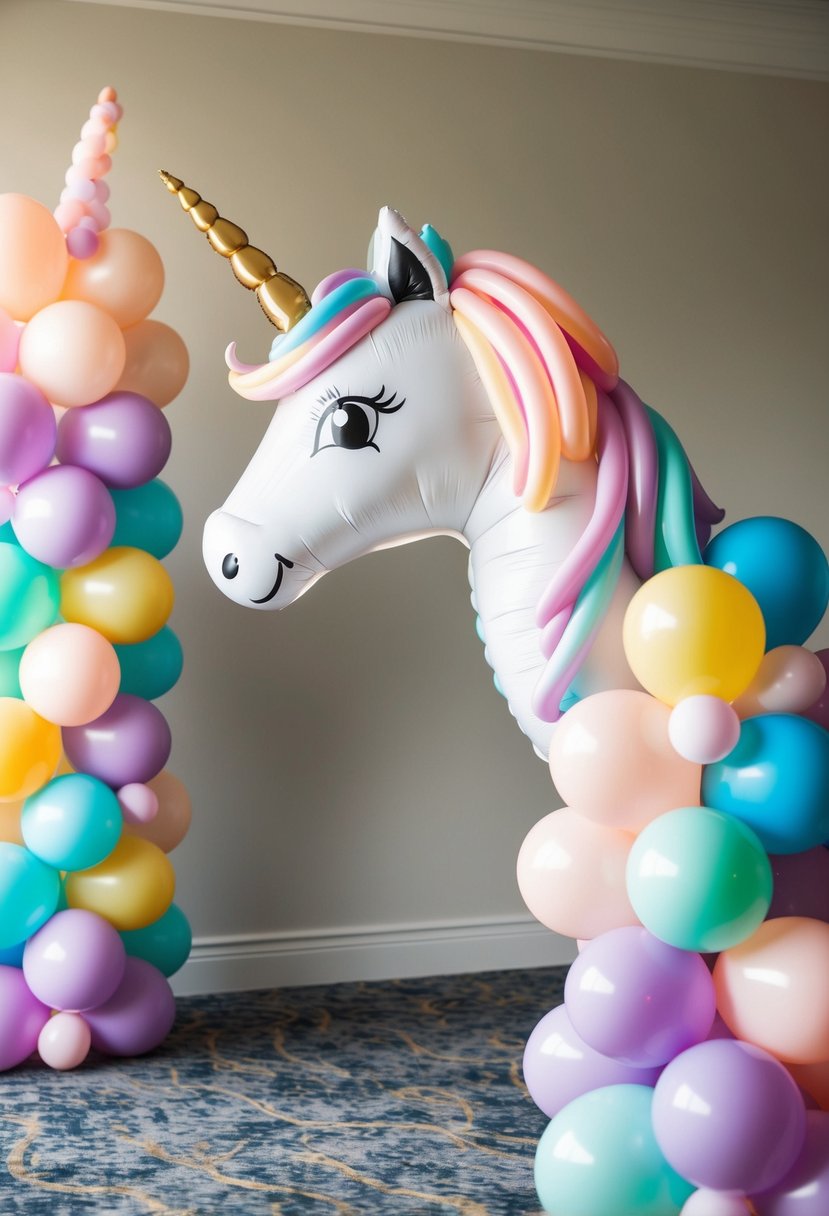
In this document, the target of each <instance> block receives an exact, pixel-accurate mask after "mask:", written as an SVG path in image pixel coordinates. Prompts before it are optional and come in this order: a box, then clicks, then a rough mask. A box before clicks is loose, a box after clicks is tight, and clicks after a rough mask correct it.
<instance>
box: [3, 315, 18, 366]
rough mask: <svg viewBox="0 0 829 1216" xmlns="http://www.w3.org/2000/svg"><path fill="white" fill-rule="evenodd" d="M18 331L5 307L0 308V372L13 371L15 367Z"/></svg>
mask: <svg viewBox="0 0 829 1216" xmlns="http://www.w3.org/2000/svg"><path fill="white" fill-rule="evenodd" d="M20 333H21V330H20V326H19V325H17V324H16V323H15V321H14V320H13V319H12V317H11V316H10V315H9V313H7V312H6V310H5V308H0V372H13V371H14V369H15V368H16V367H17V348H18V347H19V345H20Z"/></svg>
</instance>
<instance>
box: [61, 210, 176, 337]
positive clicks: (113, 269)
mask: <svg viewBox="0 0 829 1216" xmlns="http://www.w3.org/2000/svg"><path fill="white" fill-rule="evenodd" d="M163 288H164V267H163V265H162V262H161V258H160V257H159V255H158V251H157V250H156V248H155V246H154V245H152V244H150V242H149V241H148V240H147V238H146V237H143V236H141V234H140V233H138V232H133V231H131V230H130V229H129V228H109V229H107V230H106V231H104V232H102V233H100V236H99V243H98V249H97V251H96V252H95V253H94V254H93V255H92V257H88V258H84V259H83V260H82V261H79V260H76V259H73V260H72V261H71V262H70V264H69V272H68V274H67V276H66V281H65V283H64V285H63V292H62V294H63V298H64V299H66V300H86V301H87V303H89V304H97V305H98V307H99V308H102V309H104V310H105V311H106V312H108V313H109V314H110V316H112V317H114V318H115V320H116V321H117V323H118V324H119V325H120V326H121V328H122V329H125V328H126V327H127V326H128V325H135V324H136V322H137V321H143V319H144V317H146V316H147V315H148V314H149V313H151V312H152V310H153V309H154V308H155V306H156V304H157V303H158V301H159V299H160V298H161V292H162V290H163Z"/></svg>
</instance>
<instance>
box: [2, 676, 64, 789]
mask: <svg viewBox="0 0 829 1216" xmlns="http://www.w3.org/2000/svg"><path fill="white" fill-rule="evenodd" d="M59 759H60V728H59V727H57V726H55V725H54V724H53V723H52V722H47V721H46V720H45V718H41V717H40V715H39V714H36V713H35V711H34V710H33V709H32V707H31V706H30V705H27V704H26V702H25V701H19V700H18V699H17V698H16V697H0V802H19V801H20V800H21V799H23V798H28V797H29V795H30V794H33V793H34V792H35V790H39V789H40V787H41V786H42V785H45V784H46V782H47V781H49V780H50V778H51V777H52V774H53V773H54V771H55V769H56V768H57V764H58V760H59Z"/></svg>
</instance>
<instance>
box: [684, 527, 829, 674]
mask: <svg viewBox="0 0 829 1216" xmlns="http://www.w3.org/2000/svg"><path fill="white" fill-rule="evenodd" d="M703 558H704V561H705V563H706V565H708V566H716V567H717V568H718V569H720V570H724V571H725V573H726V574H731V575H733V576H734V578H737V579H739V580H740V582H741V583H743V584H744V585H745V586H746V587H748V589H749V591H750V592H751V594H752V595H753V596H754V598H755V599H756V600H757V603H758V604H759V605H760V610H761V612H762V613H763V619H764V621H765V622H766V650H772V649H774V647H775V646H785V645H794V646H801V645H802V644H803V643H804V642H805V641H806V639H807V638H808V637H809V635H810V634H811V633H812V631H813V630H814V629H815V628H816V627H817V626H818V625H819V624H820V622H821V619H822V618H823V614H824V612H825V611H826V605H827V603H829V562H827V560H826V555H825V554H824V552H823V550H822V549H821V547H820V545H819V544H818V543H817V541H816V540H815V538H814V537H813V536H812V535H811V533H809V532H807V531H806V529H805V528H801V527H800V525H799V524H795V523H792V522H791V521H790V520H788V519H778V518H777V517H776V516H773V515H758V516H756V517H754V518H752V519H741V520H739V521H738V522H737V523H735V524H731V525H730V527H728V528H724V529H723V531H722V532H719V533H718V534H717V535H716V536H715V537H714V539H713V540H712V541H711V542H710V544H709V545H708V546H707V548H706V550H705V553H704V554H703Z"/></svg>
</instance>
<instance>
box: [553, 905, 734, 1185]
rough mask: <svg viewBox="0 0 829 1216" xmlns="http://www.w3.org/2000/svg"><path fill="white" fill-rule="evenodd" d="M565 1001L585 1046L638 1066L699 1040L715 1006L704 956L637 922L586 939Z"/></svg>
mask: <svg viewBox="0 0 829 1216" xmlns="http://www.w3.org/2000/svg"><path fill="white" fill-rule="evenodd" d="M564 1002H565V1005H566V1007H567V1012H568V1014H569V1016H570V1021H571V1023H572V1025H573V1027H574V1028H575V1030H576V1031H577V1033H578V1034H579V1035H580V1036H581V1037H582V1038H583V1039H584V1041H585V1042H586V1043H589V1044H590V1046H591V1047H593V1048H594V1049H595V1050H596V1051H599V1052H601V1053H602V1055H606V1056H613V1057H615V1058H616V1059H617V1060H619V1061H621V1062H622V1063H624V1064H630V1065H633V1066H634V1067H637V1068H651V1067H654V1066H656V1065H660V1064H664V1063H665V1062H666V1061H667V1060H670V1059H671V1058H672V1057H673V1056H675V1055H676V1054H677V1053H678V1052H680V1051H684V1050H685V1049H686V1048H687V1047H690V1046H691V1045H692V1044H694V1043H699V1042H701V1040H702V1039H704V1038H705V1036H706V1035H707V1034H708V1032H709V1030H710V1029H711V1026H712V1024H713V1021H714V1013H715V1008H716V998H715V994H714V985H713V981H712V979H711V974H710V972H709V970H708V968H707V967H706V965H705V963H704V962H703V960H702V959H701V958H700V956H699V955H698V954H694V953H691V952H689V951H687V950H678V949H677V948H676V947H675V946H669V945H667V943H666V942H662V941H660V940H659V939H658V938H656V937H654V936H653V934H651V933H649V932H648V931H647V929H644V928H642V927H641V926H639V925H628V926H626V927H625V928H621V929H611V930H610V931H609V932H608V933H603V934H602V935H601V937H596V938H594V939H593V941H591V942H588V944H587V945H586V946H585V947H584V949H583V950H582V952H581V954H580V955H579V957H578V958H577V959H576V961H575V962H574V963H573V965H572V967H571V968H570V971H569V974H568V976H567V980H566V982H565V985H564ZM680 1172H681V1171H680Z"/></svg>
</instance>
